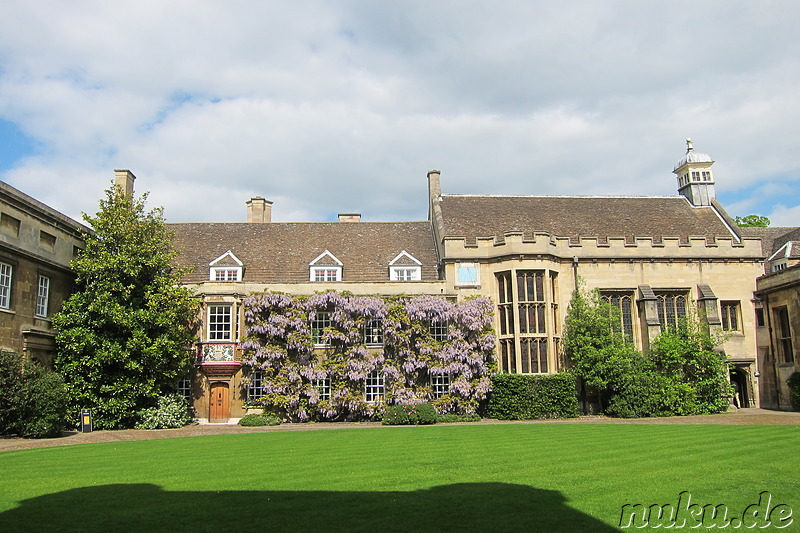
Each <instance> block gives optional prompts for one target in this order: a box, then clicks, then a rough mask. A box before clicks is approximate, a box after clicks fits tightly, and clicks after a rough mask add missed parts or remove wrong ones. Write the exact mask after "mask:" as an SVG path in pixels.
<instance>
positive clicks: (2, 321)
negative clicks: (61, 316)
mask: <svg viewBox="0 0 800 533" xmlns="http://www.w3.org/2000/svg"><path fill="white" fill-rule="evenodd" d="M88 231H90V230H89V228H87V227H86V226H84V225H83V224H80V223H78V222H76V221H74V220H72V219H71V218H69V217H66V216H65V215H62V214H61V213H59V212H58V211H56V210H54V209H52V208H50V207H48V206H46V205H44V204H43V203H41V202H39V201H38V200H35V199H34V198H31V197H30V196H28V195H26V194H24V193H22V192H20V191H18V190H17V189H15V188H14V187H12V186H10V185H8V184H6V183H3V182H0V349H3V350H10V351H15V352H20V353H23V354H25V355H27V356H28V357H31V358H33V359H37V360H39V361H40V362H42V363H44V364H45V365H49V364H50V363H51V362H52V358H53V356H54V354H55V331H54V330H53V328H52V324H51V318H52V316H53V314H55V313H56V312H58V311H59V310H60V309H61V304H62V302H63V301H64V300H65V299H66V298H67V297H69V295H70V294H71V292H72V290H73V285H74V279H75V277H74V275H73V273H72V271H71V270H70V261H72V258H73V257H75V254H76V253H77V251H78V250H80V249H81V248H82V247H83V234H84V233H85V232H88Z"/></svg>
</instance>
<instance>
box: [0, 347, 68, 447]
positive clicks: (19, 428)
mask: <svg viewBox="0 0 800 533" xmlns="http://www.w3.org/2000/svg"><path fill="white" fill-rule="evenodd" d="M66 426H67V400H66V394H65V390H64V380H63V379H62V378H61V376H60V375H58V374H56V373H54V372H51V371H49V370H46V369H44V368H42V367H41V366H40V365H39V364H37V363H34V362H27V361H25V359H24V356H22V355H21V354H18V353H14V352H0V434H14V435H20V436H22V437H32V438H41V437H58V436H59V435H61V431H62V430H63V429H64V428H65V427H66Z"/></svg>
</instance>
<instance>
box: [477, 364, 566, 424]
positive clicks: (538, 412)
mask: <svg viewBox="0 0 800 533" xmlns="http://www.w3.org/2000/svg"><path fill="white" fill-rule="evenodd" d="M489 416H490V417H492V418H497V419H499V420H526V419H532V418H574V417H577V416H578V394H577V392H576V388H575V376H573V375H572V374H569V373H562V374H552V375H544V376H531V375H525V374H495V375H494V376H493V377H492V392H491V394H490V396H489Z"/></svg>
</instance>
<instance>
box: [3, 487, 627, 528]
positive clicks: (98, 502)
mask: <svg viewBox="0 0 800 533" xmlns="http://www.w3.org/2000/svg"><path fill="white" fill-rule="evenodd" d="M565 502H566V498H564V496H562V495H561V493H560V492H557V491H552V490H542V489H535V488H533V487H529V486H526V485H512V484H507V483H459V484H455V485H444V486H439V487H433V488H431V489H428V490H418V491H414V492H330V491H220V492H170V491H164V490H162V489H161V488H160V487H159V486H157V485H149V484H131V485H102V486H97V487H85V488H79V489H72V490H67V491H64V492H59V493H55V494H48V495H46V496H40V497H37V498H31V499H29V500H25V501H23V502H22V505H21V506H20V507H18V508H16V509H12V510H10V511H6V512H5V513H2V514H0V531H34V530H47V531H147V532H150V531H237V532H239V531H326V532H327V531H382V532H384V531H457V530H458V531H599V532H605V531H618V530H617V529H615V528H613V527H610V526H608V525H606V524H605V523H603V522H600V521H599V520H596V519H595V518H592V517H591V516H588V515H586V514H583V513H581V512H579V511H576V510H575V509H573V508H571V507H568V506H567V505H565Z"/></svg>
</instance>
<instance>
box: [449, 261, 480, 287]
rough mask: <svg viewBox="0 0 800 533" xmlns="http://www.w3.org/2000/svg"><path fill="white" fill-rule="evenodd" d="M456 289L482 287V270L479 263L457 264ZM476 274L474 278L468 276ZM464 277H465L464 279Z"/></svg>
mask: <svg viewBox="0 0 800 533" xmlns="http://www.w3.org/2000/svg"><path fill="white" fill-rule="evenodd" d="M455 269H456V280H455V286H456V287H480V285H481V268H480V264H478V263H456V264H455ZM469 273H474V276H472V275H468V274H469ZM462 276H463V277H462Z"/></svg>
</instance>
